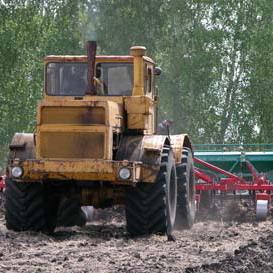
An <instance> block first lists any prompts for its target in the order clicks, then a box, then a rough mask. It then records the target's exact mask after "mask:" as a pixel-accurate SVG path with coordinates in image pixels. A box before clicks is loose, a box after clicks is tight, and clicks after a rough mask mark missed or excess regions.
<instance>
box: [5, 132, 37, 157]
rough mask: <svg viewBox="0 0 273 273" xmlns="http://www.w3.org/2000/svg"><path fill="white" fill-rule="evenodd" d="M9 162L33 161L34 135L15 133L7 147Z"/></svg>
mask: <svg viewBox="0 0 273 273" xmlns="http://www.w3.org/2000/svg"><path fill="white" fill-rule="evenodd" d="M9 149H10V153H9V160H13V159H15V158H16V159H19V160H26V159H35V144H34V134H25V133H16V134H15V135H14V136H13V138H12V141H11V144H10V145H9Z"/></svg>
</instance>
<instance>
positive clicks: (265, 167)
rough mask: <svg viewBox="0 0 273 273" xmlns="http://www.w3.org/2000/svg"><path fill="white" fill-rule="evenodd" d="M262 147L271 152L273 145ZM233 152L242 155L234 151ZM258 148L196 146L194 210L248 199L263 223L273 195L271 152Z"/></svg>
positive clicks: (272, 152) (244, 146)
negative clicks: (228, 201)
mask: <svg viewBox="0 0 273 273" xmlns="http://www.w3.org/2000/svg"><path fill="white" fill-rule="evenodd" d="M207 147H208V148H209V149H208V148H207ZM265 147H266V148H273V145H271V144H266V145H263V148H265ZM204 148H206V149H207V150H205V149H204ZM219 148H222V150H221V151H219ZM236 148H237V149H238V148H239V149H240V150H241V151H234V150H236ZM260 148H261V145H255V144H249V145H235V144H234V145H225V146H224V145H217V144H214V145H206V146H205V145H195V150H196V152H195V158H194V163H195V170H194V172H195V177H196V180H197V184H196V192H197V194H196V200H197V206H198V207H199V205H201V206H202V205H204V204H205V205H206V206H211V205H212V203H213V202H214V201H215V200H217V199H218V200H219V199H220V200H221V201H222V202H223V201H224V200H226V199H240V200H242V199H248V200H251V201H252V202H251V203H252V204H254V206H255V211H256V216H257V218H258V219H265V218H266V217H267V215H268V213H269V211H270V208H271V195H272V194H273V150H271V151H270V150H263V151H260ZM228 149H232V150H233V151H228ZM248 149H252V150H254V152H253V151H252V152H248V151H247V150H248Z"/></svg>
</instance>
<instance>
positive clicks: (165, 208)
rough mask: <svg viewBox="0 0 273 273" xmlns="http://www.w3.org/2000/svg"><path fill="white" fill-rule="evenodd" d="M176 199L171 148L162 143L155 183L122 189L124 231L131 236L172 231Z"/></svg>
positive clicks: (138, 184) (169, 232) (174, 170)
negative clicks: (124, 190)
mask: <svg viewBox="0 0 273 273" xmlns="http://www.w3.org/2000/svg"><path fill="white" fill-rule="evenodd" d="M176 199H177V181H176V169H175V162H174V156H173V152H172V150H170V149H169V148H168V147H164V149H163V153H162V156H161V166H160V171H159V173H158V175H157V178H156V181H155V183H152V184H149V183H143V182H139V183H137V185H136V187H132V188H130V189H128V190H127V192H126V201H125V209H126V220H127V231H128V233H129V234H130V235H131V236H139V235H145V234H161V235H163V234H167V235H170V234H171V233H172V230H173V227H174V223H175V216H176V201H177V200H176Z"/></svg>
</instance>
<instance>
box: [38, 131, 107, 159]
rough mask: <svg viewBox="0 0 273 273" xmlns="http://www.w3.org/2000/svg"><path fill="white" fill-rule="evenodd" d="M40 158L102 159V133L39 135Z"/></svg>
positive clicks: (45, 133)
mask: <svg viewBox="0 0 273 273" xmlns="http://www.w3.org/2000/svg"><path fill="white" fill-rule="evenodd" d="M40 142H41V150H40V156H41V157H42V158H103V157H104V133H94V132H92V133H83V132H80V133H79V132H43V133H40Z"/></svg>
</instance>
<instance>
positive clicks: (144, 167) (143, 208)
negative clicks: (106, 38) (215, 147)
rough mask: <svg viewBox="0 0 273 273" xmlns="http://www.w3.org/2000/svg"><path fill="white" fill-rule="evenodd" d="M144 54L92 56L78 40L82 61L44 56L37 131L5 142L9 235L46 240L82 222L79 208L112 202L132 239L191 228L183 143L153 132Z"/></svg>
mask: <svg viewBox="0 0 273 273" xmlns="http://www.w3.org/2000/svg"><path fill="white" fill-rule="evenodd" d="M145 52H146V49H145V47H142V46H133V47H131V49H130V55H124V56H112V55H111V56H108V55H107V56H99V55H98V56H96V43H95V42H87V56H68V55H65V56H55V55H54V56H53V55H51V56H47V57H45V59H44V64H45V74H44V75H45V83H44V94H43V99H42V100H41V101H40V102H39V104H38V107H37V126H36V130H35V132H34V134H26V133H16V134H15V135H14V137H13V139H12V142H11V144H10V153H9V159H8V166H7V182H6V184H7V185H6V225H7V228H8V229H11V230H15V231H25V230H34V231H43V232H53V231H54V228H55V227H56V226H58V225H62V226H72V225H82V224H84V223H85V218H84V214H83V212H82V210H81V207H82V206H94V207H95V208H105V207H110V206H113V205H116V204H122V205H124V206H125V211H126V221H127V231H128V233H129V234H130V235H132V236H138V235H143V234H153V233H157V234H168V235H169V234H171V233H172V230H173V229H174V227H175V226H176V227H177V228H181V227H183V228H190V227H191V226H192V224H193V221H194V217H195V187H194V176H193V163H192V147H191V142H190V139H189V137H188V136H187V135H185V134H180V135H171V136H170V135H157V134H156V125H157V115H156V113H157V107H158V97H157V94H156V88H155V77H156V76H157V75H159V74H160V69H159V68H157V67H156V66H155V63H154V61H153V60H152V59H151V58H149V57H147V56H145ZM170 95H171V94H170Z"/></svg>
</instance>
